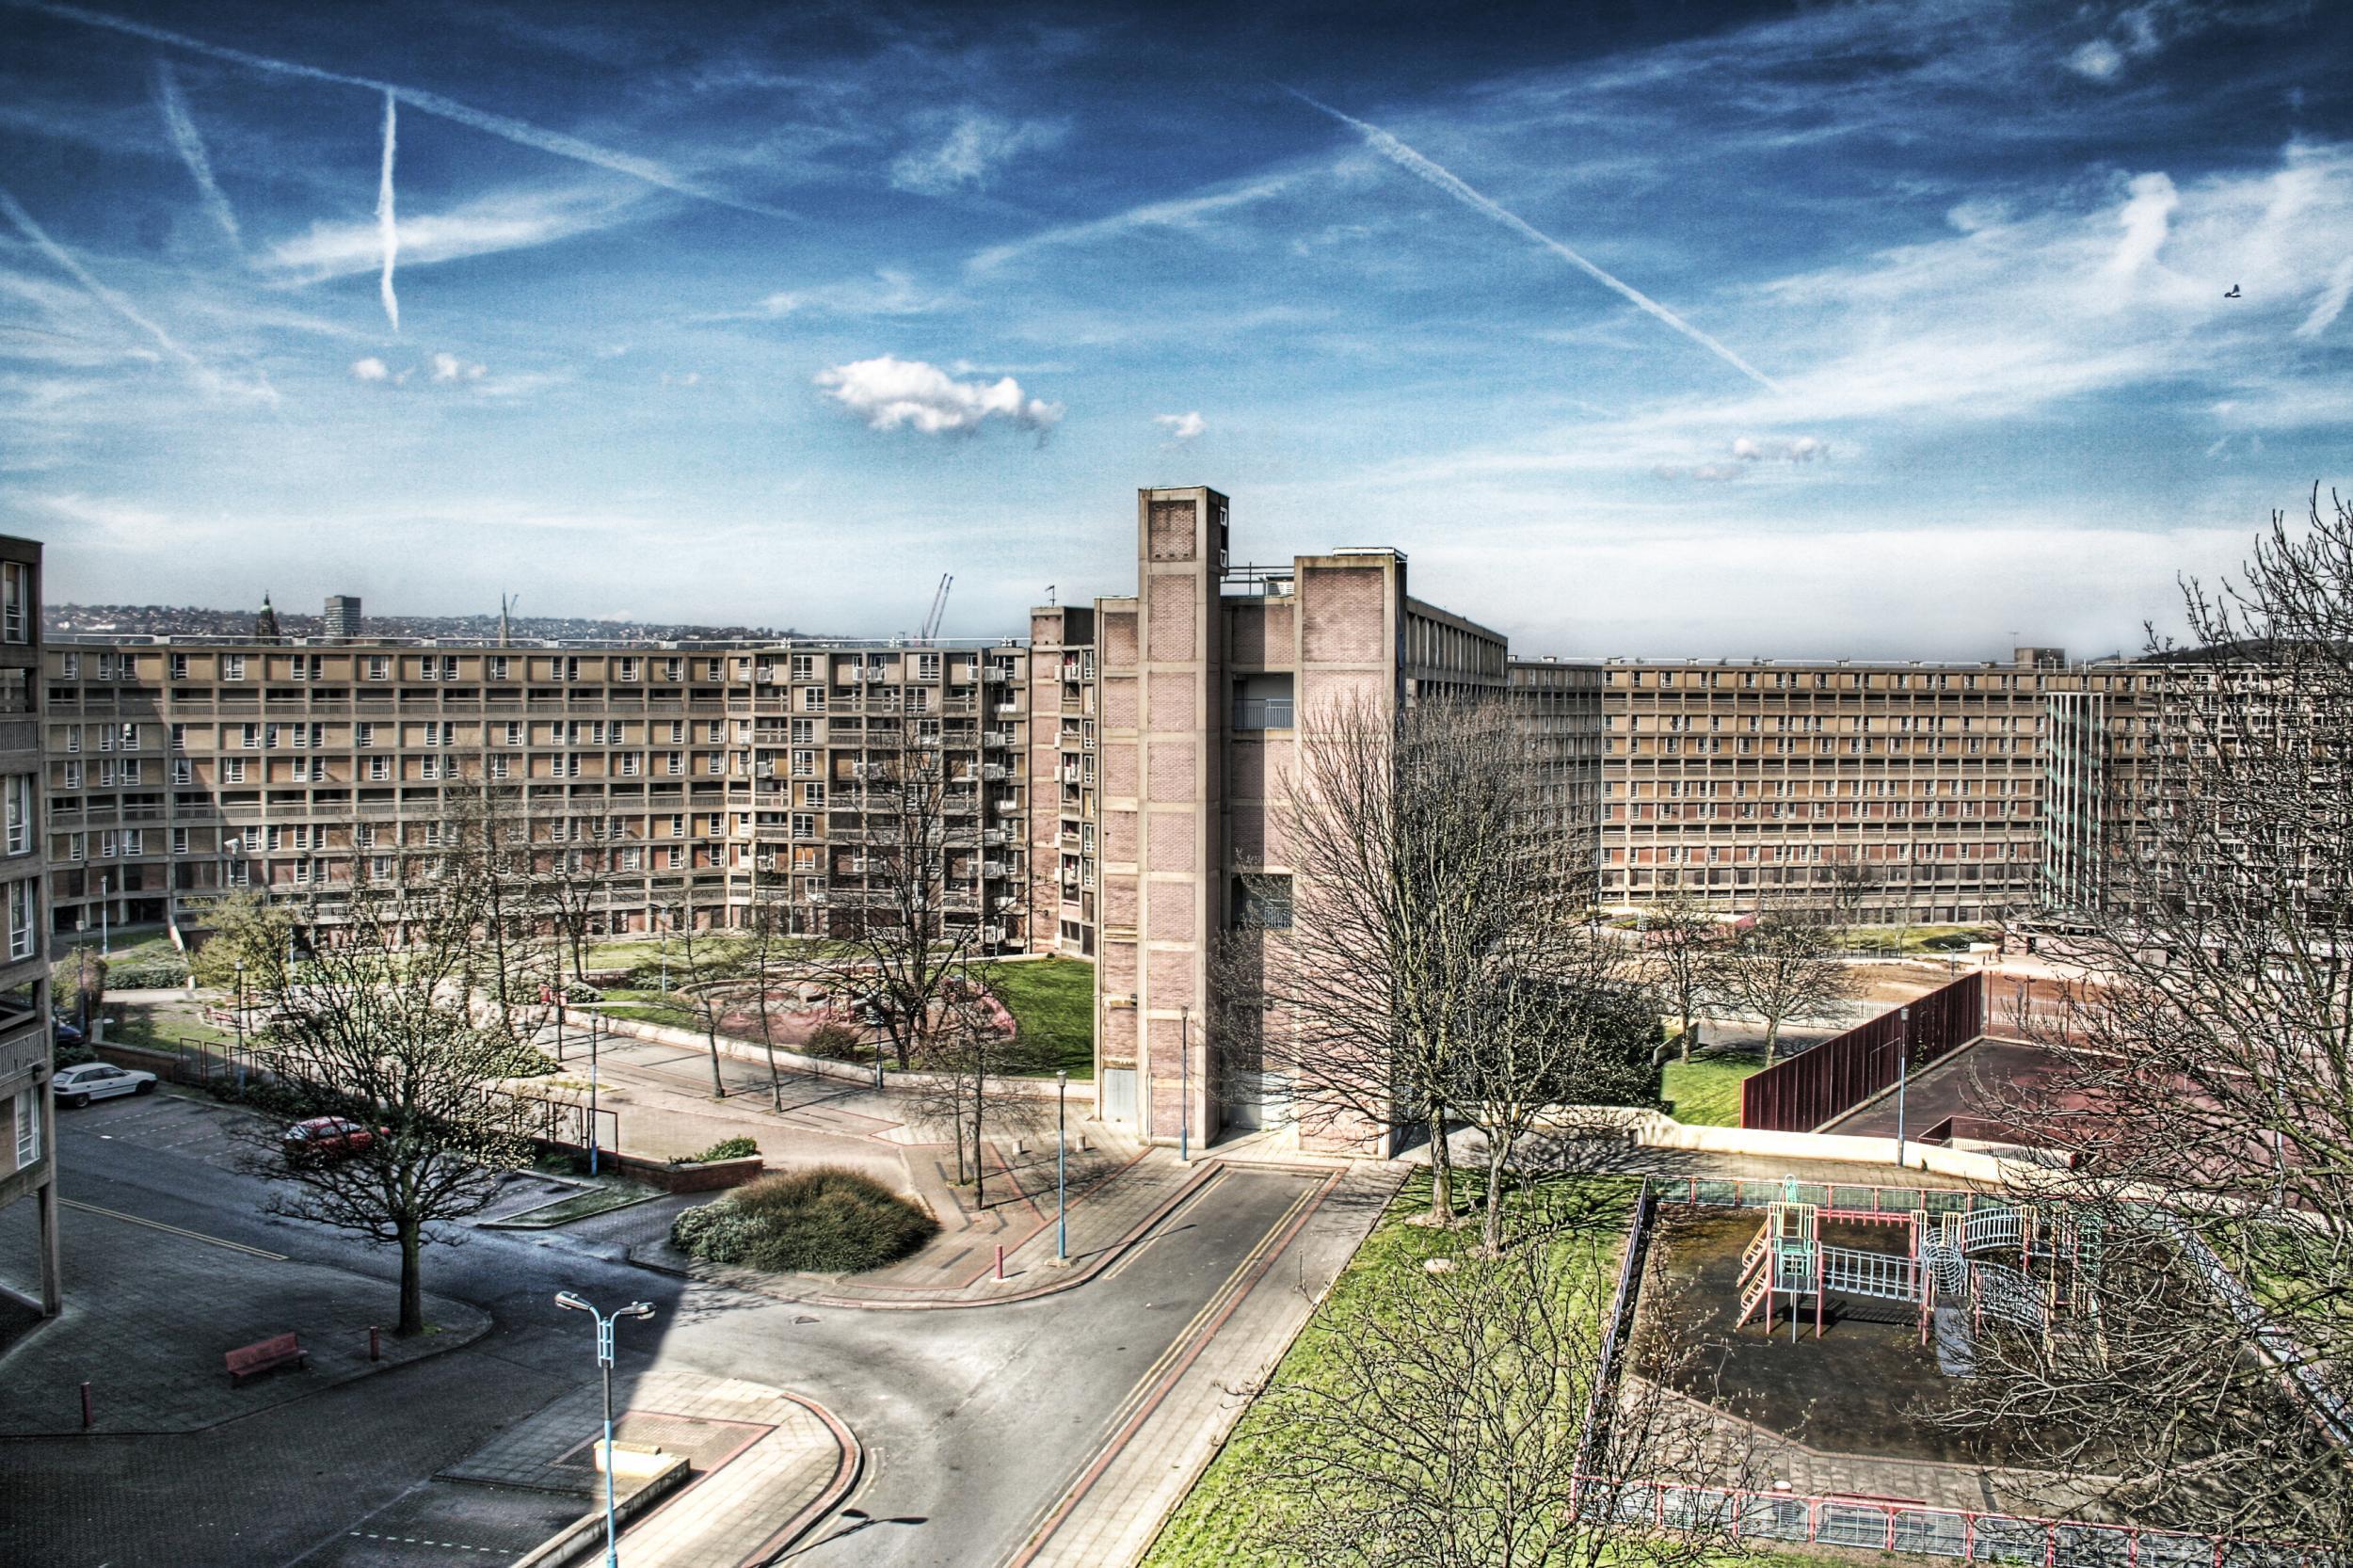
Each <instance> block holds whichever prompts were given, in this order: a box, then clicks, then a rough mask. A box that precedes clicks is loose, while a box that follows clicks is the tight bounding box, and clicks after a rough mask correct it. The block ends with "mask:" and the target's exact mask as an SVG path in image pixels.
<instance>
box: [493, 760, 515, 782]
mask: <svg viewBox="0 0 2353 1568" xmlns="http://www.w3.org/2000/svg"><path fill="white" fill-rule="evenodd" d="M511 760H512V759H510V758H505V757H493V758H491V759H490V776H491V777H492V778H504V777H505V776H506V768H507V763H508V762H509V761H511Z"/></svg>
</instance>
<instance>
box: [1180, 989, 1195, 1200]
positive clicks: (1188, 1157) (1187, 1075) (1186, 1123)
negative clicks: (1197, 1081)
mask: <svg viewBox="0 0 2353 1568" xmlns="http://www.w3.org/2000/svg"><path fill="white" fill-rule="evenodd" d="M1177 1161H1178V1163H1180V1164H1185V1165H1190V1164H1192V1163H1193V1009H1192V1008H1190V1007H1180V1008H1178V1009H1177Z"/></svg>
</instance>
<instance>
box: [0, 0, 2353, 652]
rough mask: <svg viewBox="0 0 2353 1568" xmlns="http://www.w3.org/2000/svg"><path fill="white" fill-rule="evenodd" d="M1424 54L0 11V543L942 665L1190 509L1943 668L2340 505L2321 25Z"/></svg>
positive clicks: (1551, 631)
mask: <svg viewBox="0 0 2353 1568" xmlns="http://www.w3.org/2000/svg"><path fill="white" fill-rule="evenodd" d="M1448 11H1449V8H1439V7H1430V6H1427V5H1414V6H1382V5H1377V4H1373V5H1359V6H1352V7H1346V8H1339V7H1313V8H1289V7H1285V6H1282V5H1279V4H1275V5H1253V6H1248V7H1216V6H1208V7H1193V8H1184V9H1183V10H1182V11H1181V12H1172V11H1170V10H1169V9H1168V8H1148V9H1138V10H1135V11H1132V12H1128V11H1120V10H1113V9H1111V8H1068V9H1063V8H1036V7H1024V6H1019V5H1005V6H998V7H990V8H978V7H954V8H938V9H925V8H913V7H900V8H892V7H883V6H856V7H842V8H824V7H822V6H795V7H791V8H784V7H757V8H730V7H696V6H693V5H686V4H678V5H665V6H663V7H660V8H655V7H644V6H640V7H631V8H615V7H600V6H597V5H593V4H573V5H565V6H561V7H556V6H539V5H533V4H524V3H509V4H504V5H499V4H487V5H486V4H468V5H454V4H453V5H437V4H431V3H422V4H407V5H400V6H389V5H386V6H378V5H360V4H339V5H335V6H294V5H284V4H247V3H235V0H229V3H214V4H205V5H182V6H145V7H127V8H89V9H83V8H75V7H68V6H53V5H27V4H23V3H20V0H0V198H4V199H0V529H4V530H6V531H8V532H13V533H22V534H29V535H32V536H36V537H40V538H43V539H46V540H48V541H49V543H50V549H51V556H50V558H51V561H52V563H53V564H52V580H53V586H52V593H53V596H55V597H58V598H80V599H113V600H125V599H127V600H168V601H175V602H184V601H190V600H194V601H202V602H212V603H224V604H235V603H245V602H249V601H251V600H254V599H255V598H256V597H258V595H259V594H260V592H261V591H262V590H263V589H264V588H265V587H266V588H267V589H269V590H270V591H271V592H272V593H273V594H274V595H275V596H276V597H277V599H278V600H279V602H280V603H281V604H291V605H301V606H304V607H308V606H309V604H310V603H311V602H312V601H313V600H316V599H317V598H318V597H319V596H321V595H323V594H325V593H328V592H333V591H351V592H358V593H360V594H363V595H364V596H366V598H367V599H368V600H369V601H370V603H371V604H372V605H375V606H379V607H382V608H387V609H392V608H400V609H408V610H412V611H416V612H420V613H456V612H463V611H469V610H483V609H489V608H495V606H496V602H497V596H498V594H499V593H500V592H501V591H502V590H508V591H520V593H521V594H522V596H523V608H524V609H525V610H526V611H527V612H538V613H546V614H578V615H611V616H643V617H655V618H668V619H699V620H709V621H754V622H766V623H770V624H793V625H797V626H802V627H806V628H809V629H813V630H826V631H840V632H893V631H898V630H903V629H905V628H909V627H912V626H913V625H915V624H916V623H917V622H919V621H920V619H921V617H922V614H923V611H924V608H925V606H926V605H927V604H928V602H929V600H930V594H931V587H932V584H933V583H934V582H935V581H936V577H937V575H938V574H939V573H940V572H942V571H953V572H954V573H955V574H956V587H955V593H954V597H953V600H952V603H951V606H950V611H949V616H948V630H949V631H950V632H955V633H960V634H983V633H989V632H1000V631H1010V630H1015V629H1017V627H1018V626H1019V624H1020V622H1019V619H1018V615H1019V611H1020V609H1021V608H1022V607H1023V606H1025V605H1027V604H1029V603H1032V602H1035V601H1037V600H1040V598H1041V597H1042V595H1043V592H1044V589H1045V587H1046V584H1048V583H1052V584H1057V585H1058V586H1059V588H1060V590H1061V592H1062V594H1063V596H1064V598H1065V599H1066V600H1067V599H1070V598H1074V597H1075V598H1083V597H1088V596H1092V595H1094V594H1096V593H1115V592H1120V591H1123V590H1124V589H1125V588H1126V587H1127V586H1128V584H1131V582H1132V567H1131V565H1130V552H1131V550H1132V518H1133V500H1132V492H1133V490H1134V488H1136V487H1137V486H1139V485H1144V484H1155V483H1160V484H1192V483H1207V484H1211V485H1215V486H1217V487H1218V488H1222V489H1225V490H1226V491H1227V492H1228V493H1229V494H1231V495H1232V496H1233V497H1234V501H1235V521H1236V529H1237V553H1238V554H1241V555H1243V556H1245V557H1251V558H1256V559H1259V560H1270V559H1281V558H1284V557H1287V556H1288V555H1289V554H1290V553H1292V552H1297V551H1305V550H1313V549H1320V548H1324V547H1328V546H1332V545H1339V544H1368V543H1387V544H1394V545H1397V546H1399V547H1401V548H1402V549H1404V550H1406V551H1407V552H1409V553H1410V554H1411V556H1412V561H1413V573H1414V582H1415V587H1416V591H1417V592H1418V593H1420V594H1421V595H1423V596H1424V597H1426V598H1430V599H1432V600H1435V601H1437V602H1439V603H1442V604H1445V605H1447V606H1448V607H1449V608H1452V609H1455V610H1458V611H1460V612H1462V613H1464V614H1466V615H1470V616H1475V617H1477V618H1480V619H1482V620H1484V621H1486V622H1488V623H1490V624H1492V625H1495V626H1497V627H1499V628H1501V629H1503V630H1505V631H1506V632H1510V633H1511V635H1512V638H1513V643H1514V646H1515V647H1516V648H1520V649H1522V650H1524V651H1529V652H1558V653H1563V654H1572V653H1594V652H1618V653H1648V654H1664V655H1673V654H1720V653H1728V654H1749V653H1759V654H1783V655H1800V654H1809V653H1852V654H1856V655H1868V656H1900V655H1920V656H1980V655H1990V654H1993V653H1995V652H1997V651H2000V650H2004V649H2006V648H2008V646H2009V642H2010V639H2011V637H2012V635H2013V633H2014V634H2016V635H2017V636H2018V637H2019V638H2021V639H2023V640H2025V641H2030V642H2044V643H2061V644H2064V645H2066V646H2068V647H2070V648H2073V649H2075V650H2077V651H2085V652H2089V651H2104V650H2106V649H2110V648H2117V647H2119V646H2132V645H2134V644H2135V643H2137V640H2138V636H2139V627H2140V625H2141V623H2142V622H2143V621H2144V620H2145V619H2149V618H2156V619H2159V620H2161V621H2164V620H2169V618H2170V617H2171V616H2172V612H2173V605H2174V597H2173V583H2174V579H2175V577H2176V574H2177V573H2180V572H2185V571H2195V572H2212V571H2215V570H2217V569H2220V568H2225V567H2227V566H2229V565H2230V564H2231V563H2233V561H2235V560H2236V559H2237V558H2238V556H2239V555H2240V554H2241V553H2242V552H2243V549H2244V546H2245V544H2246V542H2247V540H2248V539H2249V537H2250V536H2251V535H2252V534H2253V532H2254V531H2255V530H2256V529H2257V528H2258V527H2259V526H2261V525H2262V524H2263V523H2264V522H2265V520H2267V519H2268V517H2269V514H2270V511H2271V509H2272V508H2274V507H2289V508H2299V507H2300V505H2301V504H2302V497H2303V494H2304V493H2305V491H2306V490H2307V488H2309V487H2310V486H2311V485H2312V483H2313V481H2314V480H2316V479H2317V480H2320V481H2322V482H2323V483H2345V482H2346V481H2348V480H2353V441H2349V440H2348V435H2353V312H2346V311H2345V305H2346V303H2347V299H2348V296H2353V103H2349V102H2348V94H2349V93H2353V87H2349V86H2348V78H2347V72H2346V71H2345V64H2346V62H2347V61H2348V59H2353V20H2349V19H2353V8H2345V7H2340V6H2333V5H2320V4H2315V5H2309V6H2307V5H2293V4H2281V5H2268V4H2247V5H2236V6H2229V7H2221V6H2200V5H2191V4H2178V3H2168V0H2152V3H2149V4H2142V5H2136V6H2129V7H2118V6H2113V5H2085V6H2080V7H2078V6H2056V5H2055V6H2017V7H2001V6H1987V5H1942V4H1935V3H1932V0H1931V3H1922V4H1902V5H1858V6H1809V7H1801V8H1788V7H1746V8H1744V7H1732V6H1719V7H1710V6H1703V5H1686V6H1673V7H1670V6H1659V5H1656V4H1650V5H1641V6H1611V5H1592V6H1575V7H1562V6H1558V5H1550V6H1543V7H1530V8H1526V9H1524V10H1513V9H1508V8H1490V9H1486V10H1483V11H1481V13H1480V14H1479V15H1478V16H1477V17H1476V18H1474V19H1472V20H1470V21H1467V22H1465V21H1458V20H1455V19H1453V18H1451V17H1450V16H1449V14H1448ZM388 98H389V100H390V104H391V110H392V113H391V115H390V116H389V117H388V113H387V104H388ZM388 118H389V120H390V123H389V125H388ZM388 131H389V136H388ZM388 144H389V145H388ZM388 157H389V166H390V167H389V172H388V168H387V164H388ZM388 241H389V247H388ZM388 248H389V249H390V250H391V272H390V279H389V282H388V280H387V277H386V260H387V249H388ZM2234 286H2235V287H2236V288H2237V289H2238V291H2239V293H2238V296H2237V297H2235V298H2230V297H2226V291H2229V290H2231V289H2232V288H2233V287H2234ZM395 312H396V317H397V324H396V325H395Z"/></svg>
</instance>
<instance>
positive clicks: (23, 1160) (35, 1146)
mask: <svg viewBox="0 0 2353 1568" xmlns="http://www.w3.org/2000/svg"><path fill="white" fill-rule="evenodd" d="M8 1104H9V1105H11V1106H13V1107H14V1108H15V1115H16V1168H17V1169H18V1170H20V1171H22V1170H24V1169H26V1168H27V1167H29V1166H31V1165H32V1164H33V1163H34V1162H35V1161H37V1160H40V1096H39V1095H36V1094H35V1093H33V1091H31V1090H30V1089H25V1090H22V1091H20V1092H19V1093H17V1094H14V1095H11V1096H8Z"/></svg>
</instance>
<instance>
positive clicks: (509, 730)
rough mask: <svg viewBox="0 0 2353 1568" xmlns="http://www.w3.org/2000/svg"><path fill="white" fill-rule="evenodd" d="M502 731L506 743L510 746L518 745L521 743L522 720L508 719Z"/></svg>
mask: <svg viewBox="0 0 2353 1568" xmlns="http://www.w3.org/2000/svg"><path fill="white" fill-rule="evenodd" d="M503 733H504V738H505V744H508V745H511V746H519V745H520V744H523V721H522V720H520V719H508V720H507V721H506V728H505V730H504V732H503Z"/></svg>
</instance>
